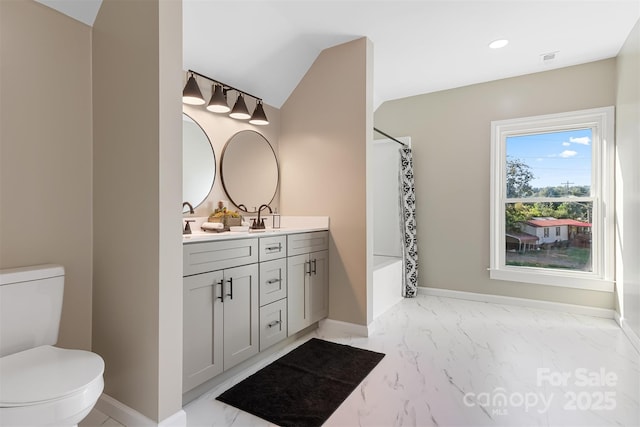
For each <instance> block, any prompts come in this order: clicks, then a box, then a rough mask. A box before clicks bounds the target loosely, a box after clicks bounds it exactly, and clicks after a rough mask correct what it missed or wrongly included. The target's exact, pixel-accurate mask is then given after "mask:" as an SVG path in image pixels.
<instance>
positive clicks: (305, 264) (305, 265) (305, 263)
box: [304, 261, 311, 276]
mask: <svg viewBox="0 0 640 427" xmlns="http://www.w3.org/2000/svg"><path fill="white" fill-rule="evenodd" d="M307 264H309V270H308V271H307ZM304 274H305V275H307V274H308V275H309V276H311V261H305V262H304Z"/></svg>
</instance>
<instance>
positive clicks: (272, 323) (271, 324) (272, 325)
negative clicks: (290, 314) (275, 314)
mask: <svg viewBox="0 0 640 427" xmlns="http://www.w3.org/2000/svg"><path fill="white" fill-rule="evenodd" d="M280 323H281V322H280V320H274V321H273V322H269V323H268V324H267V328H273V327H274V326H276V325H279V324H280Z"/></svg>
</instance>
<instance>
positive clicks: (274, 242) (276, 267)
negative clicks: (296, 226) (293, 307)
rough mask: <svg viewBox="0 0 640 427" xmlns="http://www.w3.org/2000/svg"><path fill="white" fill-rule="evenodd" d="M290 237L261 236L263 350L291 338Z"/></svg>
mask: <svg viewBox="0 0 640 427" xmlns="http://www.w3.org/2000/svg"><path fill="white" fill-rule="evenodd" d="M286 255H287V237H286V236H273V237H264V238H263V237H261V238H260V351H262V350H265V349H266V348H268V347H271V346H272V345H274V344H276V343H277V342H280V341H282V340H283V339H285V338H287V323H288V322H287V258H286Z"/></svg>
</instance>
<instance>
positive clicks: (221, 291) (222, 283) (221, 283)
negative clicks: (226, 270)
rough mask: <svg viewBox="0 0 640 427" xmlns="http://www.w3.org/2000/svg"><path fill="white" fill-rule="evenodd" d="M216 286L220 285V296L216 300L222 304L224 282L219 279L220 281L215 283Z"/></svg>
mask: <svg viewBox="0 0 640 427" xmlns="http://www.w3.org/2000/svg"><path fill="white" fill-rule="evenodd" d="M216 284H218V285H220V296H218V297H216V298H218V299H219V300H220V301H222V302H224V280H223V279H220V281H219V282H216Z"/></svg>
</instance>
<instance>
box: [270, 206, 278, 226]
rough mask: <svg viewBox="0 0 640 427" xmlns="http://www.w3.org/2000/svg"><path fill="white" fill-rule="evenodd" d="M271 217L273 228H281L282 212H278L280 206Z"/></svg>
mask: <svg viewBox="0 0 640 427" xmlns="http://www.w3.org/2000/svg"><path fill="white" fill-rule="evenodd" d="M271 218H272V220H273V223H272V228H280V214H279V213H278V208H274V209H273V214H272V215H271Z"/></svg>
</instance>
